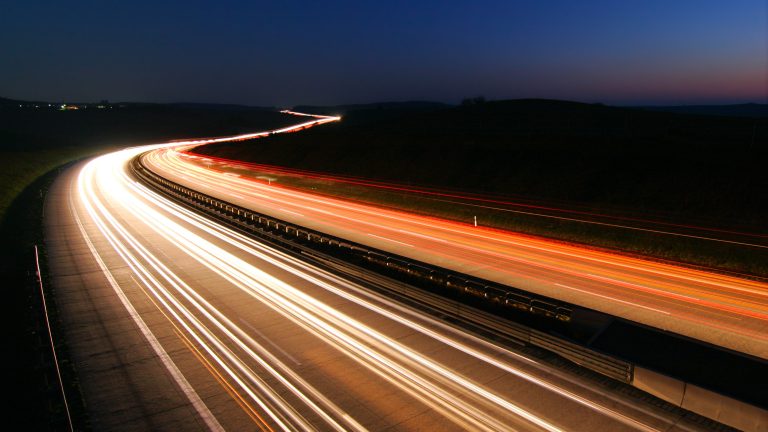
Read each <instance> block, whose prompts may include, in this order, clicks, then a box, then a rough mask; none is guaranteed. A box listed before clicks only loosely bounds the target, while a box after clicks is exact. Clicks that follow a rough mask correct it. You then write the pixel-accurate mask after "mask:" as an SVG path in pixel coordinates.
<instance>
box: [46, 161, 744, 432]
mask: <svg viewBox="0 0 768 432" xmlns="http://www.w3.org/2000/svg"><path fill="white" fill-rule="evenodd" d="M147 149H148V148H136V149H128V150H124V151H120V152H116V153H112V154H108V155H105V156H102V157H99V158H96V159H93V160H91V161H89V162H87V163H81V164H79V165H77V166H75V167H74V168H72V169H70V170H68V171H67V172H65V173H64V174H63V175H62V176H61V177H60V178H59V179H58V180H57V182H56V183H55V185H54V187H53V189H52V190H51V191H50V193H49V195H48V198H47V202H46V209H45V212H46V213H45V224H46V246H47V253H48V259H49V265H50V269H51V273H52V277H53V280H54V288H55V290H56V294H55V295H56V301H57V304H58V307H59V311H60V316H61V325H62V326H63V330H64V333H65V335H66V338H67V342H68V345H69V350H70V352H71V355H72V358H73V362H74V366H75V369H76V370H77V371H78V375H79V377H80V385H81V387H82V391H83V396H84V398H85V402H86V406H87V409H88V412H89V415H90V421H91V423H92V427H93V428H94V429H95V430H196V429H209V430H265V431H268V430H374V431H384V430H429V431H433V430H488V431H509V430H549V431H554V430H574V431H578V430H582V431H597V430H611V431H613V430H665V431H666V430H697V426H696V425H693V424H689V423H688V420H687V419H685V418H680V417H679V415H677V414H673V413H672V412H668V411H666V410H664V409H662V408H658V407H656V406H654V405H652V404H649V403H645V402H642V401H638V400H630V399H628V397H627V396H624V395H622V394H618V393H614V392H613V391H611V390H610V389H608V388H605V387H602V386H599V385H595V383H594V382H592V381H589V380H588V379H586V378H583V377H578V376H571V375H569V374H567V373H564V372H562V371H559V370H556V369H553V368H552V367H550V366H548V365H545V364H542V363H540V362H538V361H536V360H535V359H531V358H528V357H525V356H523V355H521V354H519V353H518V352H516V351H515V350H513V349H511V348H506V347H501V346H497V345H495V344H493V343H490V342H487V341H485V340H483V339H480V338H478V337H476V336H474V335H472V334H471V333H468V332H466V331H464V330H462V329H460V328H456V327H453V326H451V325H448V324H446V323H443V322H440V321H437V320H435V319H433V318H430V317H429V316H425V315H424V314H422V313H420V312H419V311H417V310H412V309H410V308H408V307H405V306H403V305H400V304H397V303H395V302H393V301H391V300H389V299H387V298H385V297H382V296H381V295H379V294H376V293H375V292H374V291H371V290H369V289H367V288H366V287H365V286H361V285H359V284H356V283H353V282H350V281H348V280H345V279H343V278H340V277H338V276H336V275H335V274H333V273H331V272H329V271H326V270H324V269H323V268H320V267H317V266H313V265H310V264H307V263H306V262H304V261H301V260H298V259H296V258H295V257H293V256H290V255H286V254H285V253H283V252H280V251H278V250H275V249H272V248H270V247H267V246H265V245H263V244H260V243H259V242H256V241H254V240H251V239H249V238H246V237H244V236H242V235H240V234H238V233H236V232H233V231H231V230H229V229H227V228H225V227H222V226H220V225H218V224H217V223H215V222H211V221H210V220H207V219H206V218H204V217H202V216H200V215H197V214H195V213H193V212H190V211H188V210H186V209H184V208H183V207H180V206H178V205H176V204H174V203H173V202H170V201H168V200H167V199H164V198H162V197H160V196H158V195H157V194H155V193H153V192H151V191H149V190H148V189H146V188H145V187H143V186H141V185H139V184H137V183H136V182H135V181H133V180H132V179H131V178H130V177H129V176H128V175H127V173H126V170H127V162H128V161H129V160H130V159H131V158H132V157H133V156H134V155H136V154H138V153H139V152H142V151H145V150H147ZM157 155H158V156H157V159H154V158H153V159H152V160H153V162H154V163H156V164H158V165H159V164H162V166H163V167H164V168H165V169H166V170H168V171H173V172H176V173H177V175H179V176H181V175H184V176H186V175H188V174H185V173H183V172H179V171H176V168H175V167H176V166H177V165H178V166H184V164H185V162H183V161H180V160H178V159H177V158H173V155H172V154H170V153H158V154H157ZM168 158H171V159H168ZM168 160H170V161H172V162H168ZM169 165H172V166H173V167H174V168H173V169H172V168H170V167H169ZM193 173H197V171H194V172H193ZM193 173H189V175H195V177H190V178H192V179H193V182H194V183H195V184H196V185H201V184H202V185H204V184H206V182H208V181H213V179H215V178H221V177H222V176H221V175H218V174H217V177H211V180H207V179H208V177H205V176H204V175H202V174H200V175H199V176H198V174H193ZM206 175H207V174H206ZM211 175H214V174H211ZM224 177H227V176H224ZM204 179H206V180H204ZM251 183H253V182H249V183H244V184H246V185H248V187H247V188H243V187H241V186H237V188H236V189H234V190H233V192H234V193H243V194H248V195H243V196H247V197H250V196H252V195H253V196H256V194H259V193H261V194H264V193H265V192H260V191H261V190H267V189H269V188H265V186H263V185H260V184H258V183H253V185H251ZM217 190H218V191H219V192H221V193H225V191H224V190H223V189H222V188H221V185H219V186H217ZM226 193H229V192H226ZM249 199H250V198H244V201H249ZM260 199H264V200H265V201H264V203H269V204H268V205H269V206H270V208H272V209H274V210H276V211H277V213H278V214H277V216H284V215H286V214H288V212H299V211H301V212H308V210H307V209H306V208H305V207H304V205H305V204H301V203H299V204H297V203H294V204H293V205H292V204H291V203H289V202H286V203H284V204H280V205H279V207H278V206H276V205H275V204H274V200H275V199H276V197H275V196H270V195H265V196H264V198H260ZM260 205H262V203H261V202H260V201H258V206H260ZM265 205H266V204H265ZM258 206H257V207H258ZM339 213H341V212H339ZM318 214H322V213H318ZM341 215H342V216H345V215H346V216H348V214H346V213H341ZM324 217H330V216H328V215H325V216H324ZM356 223H357V224H366V226H369V225H368V224H369V223H370V221H367V220H363V221H360V222H355V221H349V224H350V226H351V228H349V229H357V228H356V227H357V225H355V224H356ZM410 224H411V221H403V222H400V223H397V224H395V225H394V227H393V228H391V229H388V231H386V236H384V235H382V237H385V238H384V239H383V240H382V241H385V242H386V241H392V242H402V243H406V242H415V240H416V239H421V238H422V237H418V236H415V235H416V234H418V235H419V236H423V237H424V239H425V240H426V239H427V236H429V235H431V234H429V233H427V232H425V231H423V230H426V227H423V228H422V229H423V230H420V231H419V232H418V233H410V234H405V233H404V234H402V236H399V235H398V236H396V235H394V233H396V232H399V231H398V230H401V229H404V228H407V227H409V226H410ZM436 229H444V227H441V226H437V227H436ZM377 233H380V232H379V231H376V232H374V233H372V234H375V235H378V234H377ZM382 234H383V232H382ZM456 235H465V234H462V233H457V234H456ZM358 237H359V236H358ZM371 238H375V237H371ZM430 241H432V242H437V243H440V244H442V242H441V241H438V240H430ZM473 241H475V242H478V243H481V244H482V243H483V242H484V241H485V240H482V237H481V238H475V239H474V240H473ZM396 244H399V243H396ZM446 244H447V245H449V243H446ZM414 247H416V245H414ZM446 247H447V246H446ZM473 247H474V246H473ZM494 247H495V248H496V247H499V246H498V244H497V243H494ZM435 252H436V253H437V254H440V256H442V254H443V253H444V249H442V248H436V249H435ZM473 253H474V252H473ZM477 254H478V256H483V257H491V258H492V259H491V258H489V259H491V261H490V262H489V263H487V264H484V265H483V266H484V267H488V266H495V265H497V264H496V261H495V260H496V259H497V258H498V257H503V256H504V255H503V253H502V252H499V254H498V256H497V255H491V254H489V253H488V252H487V251H478V252H477ZM441 259H442V258H441ZM498 259H501V258H498ZM662 276H663V275H658V276H657V277H658V278H659V279H661V280H663V279H664V278H663V277H662ZM562 283H564V284H573V283H575V281H572V280H570V279H566V280H564V281H563V282H562ZM585 289H587V288H585ZM601 294H603V293H602V292H601ZM632 307H635V306H632ZM750 319H752V318H750Z"/></svg>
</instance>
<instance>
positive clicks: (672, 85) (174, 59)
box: [0, 0, 768, 106]
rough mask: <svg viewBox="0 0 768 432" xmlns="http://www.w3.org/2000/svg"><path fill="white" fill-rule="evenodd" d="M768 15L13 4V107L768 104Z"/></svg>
mask: <svg viewBox="0 0 768 432" xmlns="http://www.w3.org/2000/svg"><path fill="white" fill-rule="evenodd" d="M767 27H768V12H767V11H766V2H765V1H762V0H733V1H708V0H697V1H693V0H673V1H669V0H667V1H655V0H644V1H640V0H637V1H635V0H627V1H602V0H600V1H572V0H571V1H555V0H550V1H514V0H507V1H416V2H414V1H410V2H407V1H386V2H363V1H357V2H353V1H348V2H347V1H344V2H341V1H327V2H301V1H293V2H276V1H265V2H258V1H245V0H241V1H234V0H230V1H218V2H203V1H196V0H187V1H176V0H166V1H162V0H160V1H143V0H134V1H130V2H104V1H72V2H60V1H36V0H24V1H17V2H12V3H8V2H4V3H0V58H2V59H3V60H2V67H1V68H0V96H5V97H14V98H22V99H43V100H82V101H95V100H100V99H109V100H112V101H118V100H120V101H156V102H172V101H201V102H223V103H245V104H254V105H280V106H283V105H293V104H303V103H311V104H338V103H361V102H372V101H382V100H407V99H428V100H438V101H444V102H458V101H459V100H461V98H463V97H466V96H474V95H483V96H485V97H486V98H488V99H502V98H519V97H546V98H557V99H569V100H580V101H586V102H604V103H615V104H647V103H662V104H666V103H670V104H677V103H722V102H747V101H754V102H765V101H766V82H768V78H767V76H768V45H767V44H768V42H767V40H768V28H767Z"/></svg>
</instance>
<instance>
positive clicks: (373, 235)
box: [368, 233, 413, 247]
mask: <svg viewBox="0 0 768 432" xmlns="http://www.w3.org/2000/svg"><path fill="white" fill-rule="evenodd" d="M368 235H369V236H371V237H376V238H377V239H382V240H387V241H391V242H393V243H397V244H401V245H403V246H408V247H413V245H412V244H408V243H403V242H401V241H397V240H392V239H391V238H386V237H382V236H377V235H376V234H371V233H368Z"/></svg>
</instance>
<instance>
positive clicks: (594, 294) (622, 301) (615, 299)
mask: <svg viewBox="0 0 768 432" xmlns="http://www.w3.org/2000/svg"><path fill="white" fill-rule="evenodd" d="M555 285H556V286H559V287H561V288H565V289H569V290H574V291H579V292H583V293H584V294H589V295H593V296H597V297H602V298H604V299H608V300H611V301H615V302H619V303H624V304H628V305H630V306H635V307H639V308H643V309H648V310H652V311H654V312H658V313H660V314H664V315H672V314H671V313H669V312H667V311H663V310H661V309H655V308H652V307H648V306H643V305H639V304H637V303H632V302H628V301H624V300H619V299H617V298H615V297H609V296H607V295H602V294H597V293H594V292H592V291H587V290H583V289H578V288H574V287H572V286H568V285H563V284H560V283H556V284H555Z"/></svg>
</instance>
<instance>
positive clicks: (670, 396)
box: [632, 366, 768, 432]
mask: <svg viewBox="0 0 768 432" xmlns="http://www.w3.org/2000/svg"><path fill="white" fill-rule="evenodd" d="M761 384H765V383H759V382H756V383H755V385H761ZM632 385H633V386H635V387H637V388H639V389H641V390H643V391H645V392H648V393H650V394H652V395H654V396H656V397H658V398H659V399H663V400H665V401H667V402H669V403H671V404H674V405H677V406H679V407H681V408H683V409H686V410H688V411H691V412H694V413H696V414H699V415H702V416H704V417H707V418H711V419H712V420H715V421H719V422H720V423H723V424H725V425H728V426H731V427H734V428H736V429H740V430H743V431H746V432H768V411H766V410H764V409H762V408H758V407H756V406H754V405H750V404H748V403H745V402H741V401H738V400H736V399H733V398H730V397H728V396H724V395H721V394H719V393H715V392H713V391H710V390H707V389H704V388H701V387H699V386H696V385H693V384H688V383H685V382H683V381H680V380H678V379H675V378H671V377H668V376H666V375H662V374H660V373H658V372H654V371H651V370H648V369H645V368H642V367H639V366H635V370H634V377H633V381H632Z"/></svg>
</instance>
